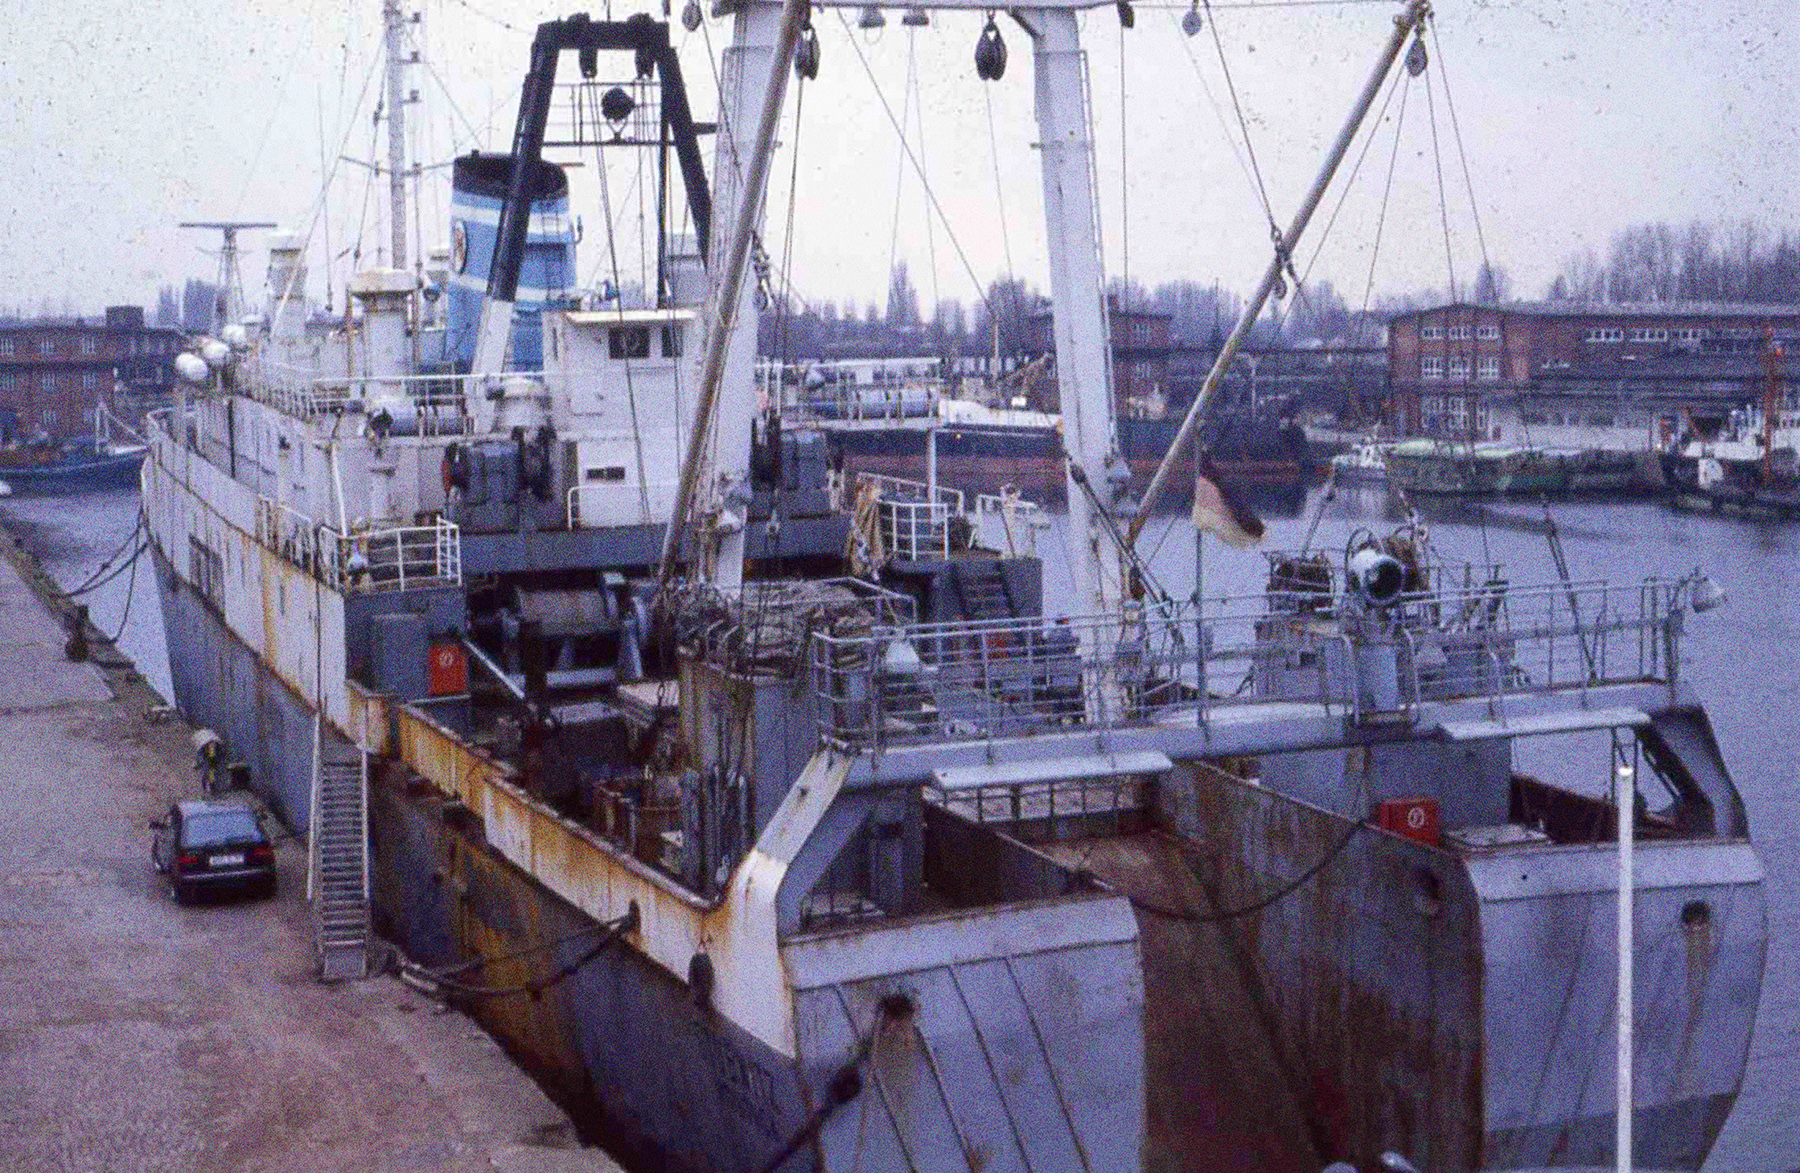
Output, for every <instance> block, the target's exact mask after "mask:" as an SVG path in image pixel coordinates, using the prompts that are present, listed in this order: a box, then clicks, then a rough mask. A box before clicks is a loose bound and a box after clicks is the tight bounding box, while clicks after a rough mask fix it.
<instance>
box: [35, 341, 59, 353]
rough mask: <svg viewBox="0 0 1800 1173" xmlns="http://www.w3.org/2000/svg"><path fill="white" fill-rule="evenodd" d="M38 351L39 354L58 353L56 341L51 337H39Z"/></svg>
mask: <svg viewBox="0 0 1800 1173" xmlns="http://www.w3.org/2000/svg"><path fill="white" fill-rule="evenodd" d="M38 353H39V354H55V353H56V342H55V341H54V340H53V339H49V338H39V339H38Z"/></svg>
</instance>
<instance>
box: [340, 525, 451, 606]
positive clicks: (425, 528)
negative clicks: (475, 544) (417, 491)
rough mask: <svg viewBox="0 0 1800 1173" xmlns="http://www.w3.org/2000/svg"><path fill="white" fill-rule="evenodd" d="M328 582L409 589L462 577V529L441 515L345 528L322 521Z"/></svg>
mask: <svg viewBox="0 0 1800 1173" xmlns="http://www.w3.org/2000/svg"><path fill="white" fill-rule="evenodd" d="M319 533H320V538H321V543H320V550H321V553H322V554H323V555H324V562H323V566H322V570H323V573H322V574H321V575H320V577H321V578H322V579H323V580H324V582H325V585H327V586H329V587H331V588H332V589H333V590H340V591H404V590H410V589H414V588H418V587H429V586H453V585H455V584H457V583H460V582H462V530H461V528H460V527H458V526H457V524H456V523H455V522H453V521H450V520H448V519H446V518H438V519H436V520H435V521H432V522H429V523H427V524H425V525H397V526H389V527H386V528H379V529H376V528H370V529H366V530H359V531H356V532H353V533H348V534H345V533H340V532H338V531H337V530H336V529H333V528H332V527H330V526H320V527H319Z"/></svg>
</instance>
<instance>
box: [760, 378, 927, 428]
mask: <svg viewBox="0 0 1800 1173" xmlns="http://www.w3.org/2000/svg"><path fill="white" fill-rule="evenodd" d="M953 393H954V387H953V386H952V384H950V383H947V382H945V381H944V380H942V379H920V378H912V379H906V380H903V381H898V382H881V383H827V384H825V385H824V386H822V387H783V388H781V389H780V400H779V402H780V403H781V416H782V419H783V420H786V421H789V422H792V423H800V424H829V423H833V422H837V421H849V422H853V423H854V422H871V423H903V422H916V421H922V420H930V419H932V418H934V417H936V416H937V415H938V405H939V404H940V403H941V402H942V401H943V400H945V399H947V398H950V397H951V396H952V394H953Z"/></svg>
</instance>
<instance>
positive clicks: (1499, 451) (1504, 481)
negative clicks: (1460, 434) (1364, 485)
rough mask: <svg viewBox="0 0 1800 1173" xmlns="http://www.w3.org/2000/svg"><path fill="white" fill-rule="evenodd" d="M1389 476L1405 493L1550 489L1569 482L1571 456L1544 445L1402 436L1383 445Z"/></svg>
mask: <svg viewBox="0 0 1800 1173" xmlns="http://www.w3.org/2000/svg"><path fill="white" fill-rule="evenodd" d="M1387 466H1388V477H1389V480H1390V482H1391V483H1392V484H1393V485H1394V486H1395V487H1397V488H1400V489H1403V490H1405V491H1406V492H1409V493H1426V494H1433V495H1444V496H1467V497H1483V496H1505V495H1507V494H1545V493H1548V494H1554V493H1563V492H1566V491H1567V490H1568V488H1569V485H1570V472H1571V461H1570V460H1569V458H1568V456H1567V455H1566V454H1564V453H1559V452H1553V451H1551V450H1550V449H1547V448H1534V447H1528V446H1518V445H1512V444H1458V443H1451V442H1449V441H1446V440H1406V441H1403V442H1401V443H1399V444H1396V445H1394V446H1393V447H1392V448H1391V449H1390V450H1389V451H1388V457H1387Z"/></svg>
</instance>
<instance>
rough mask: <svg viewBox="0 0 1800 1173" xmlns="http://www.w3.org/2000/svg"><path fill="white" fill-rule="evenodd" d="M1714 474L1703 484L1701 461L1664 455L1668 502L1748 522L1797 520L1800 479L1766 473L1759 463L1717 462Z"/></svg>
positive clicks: (1693, 458) (1690, 509)
mask: <svg viewBox="0 0 1800 1173" xmlns="http://www.w3.org/2000/svg"><path fill="white" fill-rule="evenodd" d="M1717 463H1718V465H1719V468H1718V471H1717V473H1716V474H1715V475H1714V476H1713V477H1712V478H1711V479H1710V483H1706V484H1702V483H1701V481H1702V477H1701V476H1700V460H1699V458H1696V457H1693V456H1687V455H1683V454H1678V453H1665V454H1664V456H1663V461H1662V464H1663V476H1664V478H1665V479H1666V481H1667V482H1668V486H1669V504H1670V505H1672V506H1673V507H1674V508H1676V509H1678V510H1681V511H1682V512H1684V513H1714V514H1718V515H1720V516H1723V517H1739V518H1743V519H1745V520H1747V521H1794V520H1797V519H1800V481H1797V480H1796V479H1795V478H1794V477H1792V476H1784V475H1781V474H1779V473H1768V474H1765V473H1764V471H1763V470H1762V468H1761V466H1760V465H1759V464H1745V463H1742V462H1737V461H1718V462H1717Z"/></svg>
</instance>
